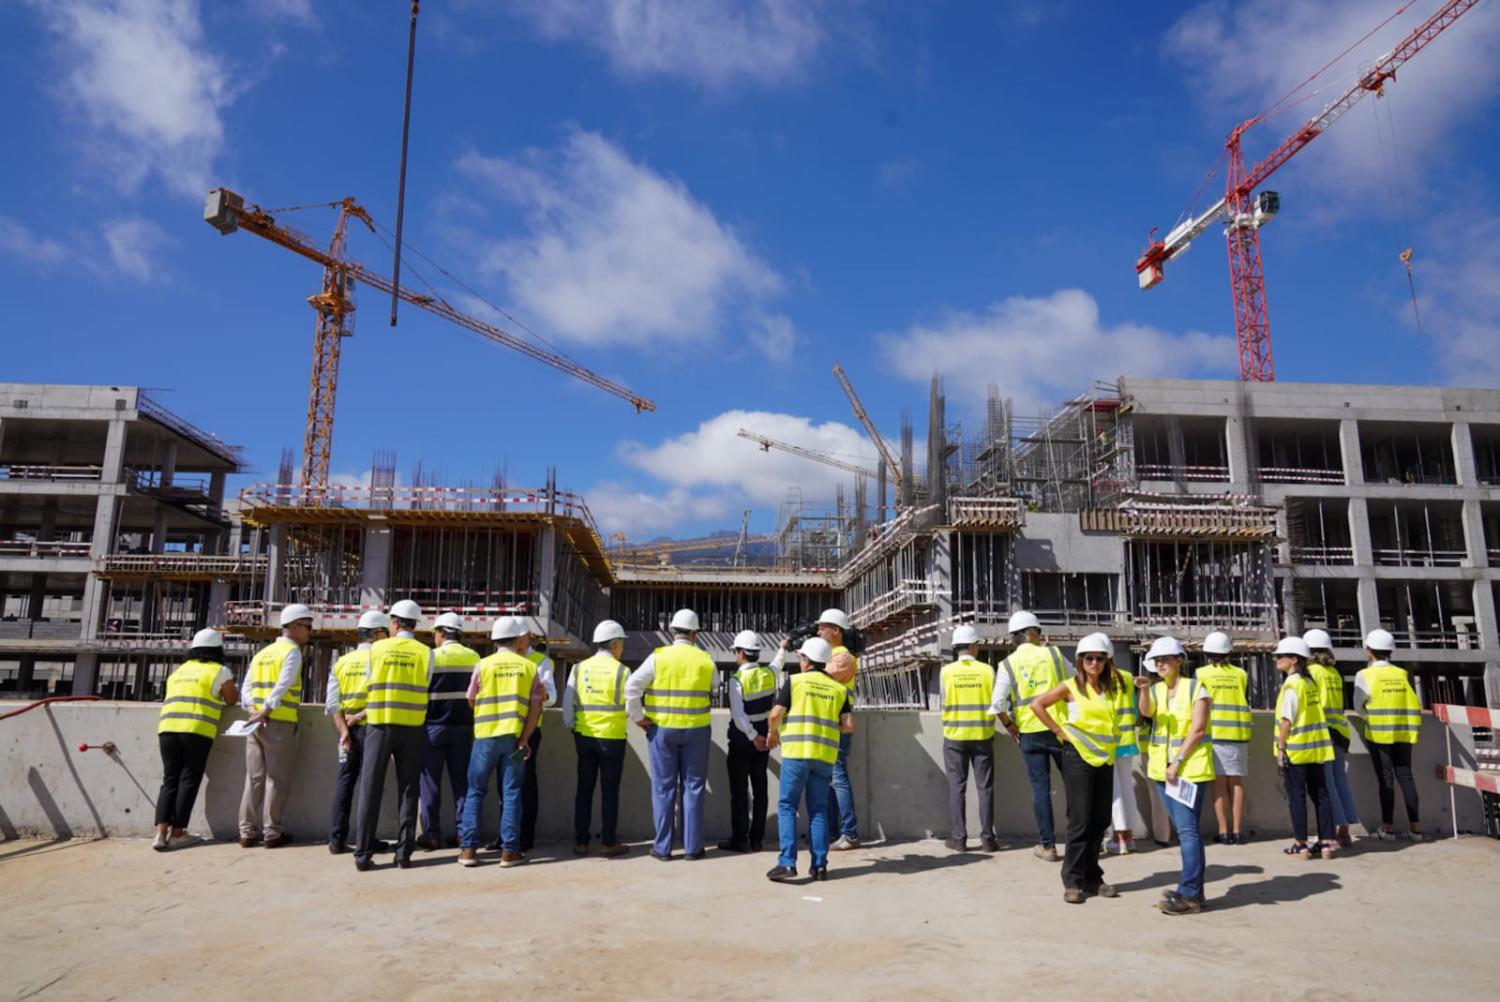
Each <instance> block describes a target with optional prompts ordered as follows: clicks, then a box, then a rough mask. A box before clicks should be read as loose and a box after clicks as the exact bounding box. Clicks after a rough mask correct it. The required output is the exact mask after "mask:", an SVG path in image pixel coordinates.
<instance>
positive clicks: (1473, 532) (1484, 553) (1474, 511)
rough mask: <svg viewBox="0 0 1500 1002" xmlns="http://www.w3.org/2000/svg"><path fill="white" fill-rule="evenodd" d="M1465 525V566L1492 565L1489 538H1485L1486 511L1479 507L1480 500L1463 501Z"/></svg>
mask: <svg viewBox="0 0 1500 1002" xmlns="http://www.w3.org/2000/svg"><path fill="white" fill-rule="evenodd" d="M1461 518H1462V520H1463V526H1464V550H1465V551H1466V553H1465V555H1464V566H1465V567H1488V566H1489V565H1490V554H1489V549H1488V547H1487V545H1486V544H1487V540H1486V539H1485V538H1484V513H1483V512H1482V511H1481V510H1480V508H1479V502H1478V501H1476V500H1473V499H1470V500H1468V501H1465V502H1464V503H1463V514H1462V516H1461Z"/></svg>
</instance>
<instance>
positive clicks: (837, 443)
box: [589, 410, 876, 510]
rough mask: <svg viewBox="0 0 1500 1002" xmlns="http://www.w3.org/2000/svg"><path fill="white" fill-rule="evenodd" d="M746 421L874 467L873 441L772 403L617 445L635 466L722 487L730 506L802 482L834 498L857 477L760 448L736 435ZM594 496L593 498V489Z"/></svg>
mask: <svg viewBox="0 0 1500 1002" xmlns="http://www.w3.org/2000/svg"><path fill="white" fill-rule="evenodd" d="M741 428H744V429H746V430H748V431H752V432H755V433H756V434H759V435H765V436H766V437H768V438H774V439H776V440H778V441H782V442H790V443H792V444H793V445H800V446H802V447H803V448H806V449H813V450H815V451H818V452H826V453H831V454H833V455H836V456H838V457H839V458H841V459H844V460H846V461H849V462H852V463H855V464H856V465H861V466H864V467H866V468H867V469H871V470H873V469H874V468H875V464H876V457H875V448H874V446H872V445H870V444H869V443H868V442H867V441H866V440H865V438H864V436H863V435H861V434H860V433H859V432H857V431H855V430H854V429H853V428H851V427H849V426H848V425H845V424H840V423H838V422H836V421H828V422H825V423H823V424H817V423H815V422H813V421H810V420H808V419H807V418H804V417H797V416H796V415H793V414H778V413H772V412H767V411H741V410H734V411H726V412H724V413H723V414H720V415H718V416H717V417H713V418H710V419H708V420H707V421H704V422H703V423H702V424H700V425H699V426H698V427H697V429H696V430H694V431H690V432H687V433H686V434H683V435H678V436H676V437H675V438H669V439H667V440H666V441H664V442H662V443H661V444H659V445H656V446H650V447H648V446H645V445H643V444H641V443H639V442H625V443H622V444H621V446H620V448H619V452H620V456H621V458H622V459H623V460H624V461H625V462H627V463H629V464H630V465H631V466H634V467H635V468H636V469H639V470H643V471H645V472H646V473H649V474H651V475H652V476H654V477H656V478H657V479H659V480H661V481H663V482H665V483H668V484H671V485H672V486H674V487H681V488H712V489H716V490H719V491H722V492H724V496H726V497H727V498H729V499H730V502H731V504H730V508H729V509H728V510H733V508H734V507H735V506H736V505H737V504H738V502H740V501H743V502H747V503H749V504H750V505H757V504H758V505H779V504H780V503H781V502H782V501H784V500H786V496H787V491H788V490H789V489H790V488H792V487H799V488H801V489H802V493H803V496H804V497H806V498H807V499H809V500H812V501H822V502H830V501H832V500H833V497H834V493H835V491H836V486H835V485H836V484H838V483H844V484H852V482H853V480H854V475H853V474H850V473H845V472H843V471H842V470H837V469H835V468H833V467H831V466H825V465H823V464H821V463H817V462H813V461H812V460H809V459H803V458H802V457H800V456H795V455H792V454H791V453H787V452H782V451H781V450H779V449H773V450H771V451H770V452H762V451H761V448H760V446H759V445H757V444H756V443H755V442H752V441H751V440H749V439H746V438H740V437H739V436H738V434H737V433H738V431H739V429H741ZM872 487H873V485H872ZM589 503H590V505H592V504H593V497H592V495H590V498H589ZM739 506H740V507H743V505H739Z"/></svg>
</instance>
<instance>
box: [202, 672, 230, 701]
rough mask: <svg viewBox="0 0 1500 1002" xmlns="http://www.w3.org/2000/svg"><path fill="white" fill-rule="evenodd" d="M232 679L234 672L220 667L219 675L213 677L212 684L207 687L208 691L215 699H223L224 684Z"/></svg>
mask: <svg viewBox="0 0 1500 1002" xmlns="http://www.w3.org/2000/svg"><path fill="white" fill-rule="evenodd" d="M233 678H234V672H232V671H230V670H229V669H228V668H225V667H222V666H220V668H219V674H217V675H215V676H214V684H213V685H211V686H209V687H208V691H209V692H211V693H213V696H214V698H215V699H223V698H224V696H223V689H224V683H225V682H228V681H230V680H232V679H233Z"/></svg>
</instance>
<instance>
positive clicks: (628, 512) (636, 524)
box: [584, 480, 733, 541]
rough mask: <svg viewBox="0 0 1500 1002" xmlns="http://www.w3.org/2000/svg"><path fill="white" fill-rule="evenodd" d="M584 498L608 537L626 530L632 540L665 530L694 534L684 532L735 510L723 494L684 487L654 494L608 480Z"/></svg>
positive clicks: (725, 518) (596, 485)
mask: <svg viewBox="0 0 1500 1002" xmlns="http://www.w3.org/2000/svg"><path fill="white" fill-rule="evenodd" d="M584 498H585V499H586V500H587V502H588V506H589V511H591V512H592V513H593V515H594V521H595V522H597V523H598V525H599V528H600V530H601V531H602V532H603V533H604V534H605V535H606V536H608V535H609V534H610V533H613V532H624V533H625V538H627V539H629V540H631V541H635V540H641V539H652V538H654V537H656V536H659V535H662V534H663V533H667V534H671V535H675V536H684V535H691V534H692V532H691V531H690V530H689V531H687V532H684V528H685V527H690V526H692V525H694V524H696V523H704V522H706V523H718V522H724V521H726V520H727V519H728V517H729V515H730V514H731V512H732V510H733V508H732V505H731V504H730V502H729V500H728V499H727V498H726V497H724V496H723V495H722V494H694V493H693V492H691V491H689V490H686V489H684V488H681V487H673V488H671V489H669V490H667V491H665V492H663V493H661V494H652V493H651V492H649V491H642V490H639V489H636V488H633V487H630V486H628V485H626V484H622V483H619V482H616V481H608V480H607V481H604V482H602V483H598V484H595V485H594V486H593V487H591V488H589V489H588V490H587V491H585V492H584Z"/></svg>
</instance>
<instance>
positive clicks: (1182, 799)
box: [1167, 778, 1198, 808]
mask: <svg viewBox="0 0 1500 1002" xmlns="http://www.w3.org/2000/svg"><path fill="white" fill-rule="evenodd" d="M1167 796H1169V797H1171V798H1172V799H1173V800H1175V801H1177V802H1178V803H1179V804H1181V805H1182V806H1183V807H1187V808H1192V807H1193V806H1195V805H1196V804H1197V803H1198V785H1197V784H1196V783H1189V782H1187V781H1186V780H1183V779H1180V778H1179V779H1178V780H1177V781H1176V782H1173V781H1172V780H1170V779H1169V780H1167Z"/></svg>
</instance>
